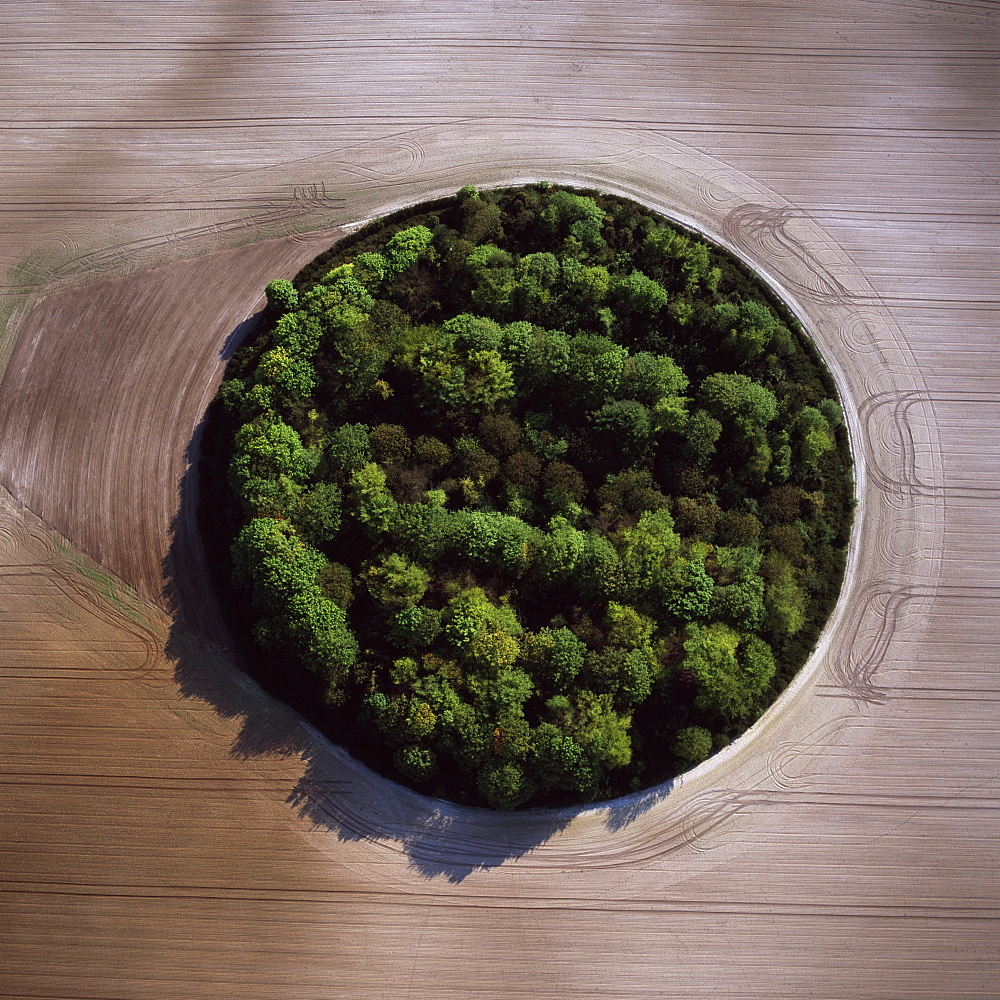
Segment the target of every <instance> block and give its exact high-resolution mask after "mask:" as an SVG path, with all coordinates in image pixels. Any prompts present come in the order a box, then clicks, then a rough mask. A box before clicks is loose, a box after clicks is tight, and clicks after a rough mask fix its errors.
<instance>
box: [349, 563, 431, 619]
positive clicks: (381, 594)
mask: <svg viewBox="0 0 1000 1000" xmlns="http://www.w3.org/2000/svg"><path fill="white" fill-rule="evenodd" d="M361 579H362V580H363V581H364V584H365V586H366V587H367V588H368V593H369V594H371V595H372V597H374V598H375V600H376V601H378V602H379V603H381V604H384V605H385V606H386V607H390V608H407V607H411V606H412V605H414V604H418V603H419V602H420V599H421V598H422V597H423V596H424V593H425V592H426V590H427V585H428V584H429V583H430V582H431V576H430V573H428V572H427V570H425V569H424V568H423V566H419V565H418V564H417V563H413V562H410V560H409V559H407V558H406V557H405V556H402V555H400V554H399V553H398V552H391V553H389V554H387V555H383V556H381V557H380V558H379V559H378V561H377V562H373V563H369V564H368V565H367V566H366V567H365V568H364V570H363V571H362V574H361Z"/></svg>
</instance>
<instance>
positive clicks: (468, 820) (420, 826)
mask: <svg viewBox="0 0 1000 1000" xmlns="http://www.w3.org/2000/svg"><path fill="white" fill-rule="evenodd" d="M258 320H259V314H258V315H256V316H253V317H250V318H249V319H248V320H245V321H244V322H243V323H241V324H240V325H239V326H238V327H236V328H235V329H234V330H233V331H232V332H231V333H230V335H229V336H228V337H227V338H226V341H225V344H224V346H223V348H222V351H221V354H222V356H223V357H224V358H227V359H228V358H229V357H231V356H232V354H233V352H235V351H236V350H237V349H238V348H239V346H240V345H241V343H242V342H243V340H244V338H245V337H246V336H247V335H248V333H250V332H251V331H252V330H253V329H254V327H255V326H256V323H257V322H258ZM206 420H207V415H206V416H203V417H202V420H201V421H200V422H199V424H198V426H197V428H196V430H195V432H194V434H193V436H192V439H191V442H190V444H189V445H188V449H187V455H186V458H187V471H186V473H185V474H184V476H183V478H182V480H181V482H180V484H179V499H180V505H179V508H178V511H177V514H176V516H175V517H174V520H173V523H172V531H171V544H170V550H169V552H168V554H167V557H166V559H165V560H164V576H165V579H166V580H167V586H166V588H165V591H164V598H165V599H166V601H167V603H168V606H169V607H170V608H171V610H172V612H173V617H174V621H173V625H172V626H171V630H170V635H169V639H168V642H167V647H166V652H167V654H168V656H170V658H171V660H172V661H173V663H174V679H175V681H176V683H177V685H178V687H179V688H180V691H181V694H182V695H183V696H184V697H185V698H192V699H197V700H199V701H202V702H207V703H208V704H209V705H211V706H212V708H213V709H214V711H215V712H217V713H218V715H219V716H221V717H222V718H224V719H229V720H237V721H238V724H239V727H240V728H239V732H238V733H237V735H236V737H235V738H234V739H233V742H232V745H231V746H230V751H229V752H230V755H231V756H232V757H233V758H234V759H236V760H242V761H247V762H248V764H250V763H251V762H253V761H264V760H267V759H268V758H272V759H273V758H287V757H299V758H301V759H302V760H303V761H304V763H305V772H304V773H303V775H302V777H301V778H300V779H299V781H298V782H296V784H295V786H294V787H293V788H291V789H290V790H289V791H288V794H287V797H286V802H287V803H288V805H289V807H290V808H291V809H294V810H295V811H296V812H297V814H298V815H299V816H300V817H301V818H303V819H305V820H307V821H308V822H309V823H311V824H312V825H313V826H314V828H317V829H320V830H325V831H329V832H330V833H332V834H334V835H335V836H336V837H337V838H338V840H341V841H362V840H364V841H370V842H373V843H377V844H380V845H383V846H384V847H385V848H386V850H387V851H389V852H402V853H403V854H405V855H406V857H407V858H408V862H409V867H410V868H411V870H413V871H415V872H417V873H418V874H419V875H421V876H423V877H424V878H428V879H429V878H438V877H444V878H446V879H447V880H448V881H450V882H453V883H458V882H461V881H462V880H463V879H465V878H467V877H468V876H469V875H470V874H472V873H473V872H475V871H477V870H485V869H490V868H495V867H498V866H499V865H502V864H504V863H505V862H507V861H510V860H513V859H516V858H521V857H523V856H525V855H527V854H530V853H531V852H532V851H534V850H535V849H536V848H538V847H540V846H541V845H542V844H544V843H546V842H547V841H548V840H550V839H551V838H552V837H553V836H555V835H556V834H558V833H559V832H560V831H561V830H563V829H565V828H566V827H567V826H568V825H569V824H570V823H571V822H572V821H573V820H574V819H575V818H577V817H578V816H579V815H580V814H581V812H583V811H585V809H587V808H590V809H593V810H595V811H597V812H598V813H600V812H602V811H603V812H604V813H605V816H604V818H603V822H604V826H605V828H606V829H607V831H608V832H609V834H613V833H616V832H618V831H620V830H622V829H623V828H624V827H626V826H628V824H630V823H631V822H633V821H634V820H635V819H637V818H638V817H639V816H641V815H642V814H643V813H645V812H646V811H647V810H648V809H650V808H651V807H652V806H653V805H655V803H656V802H658V801H660V800H661V799H663V798H664V797H665V796H666V795H668V794H669V792H670V789H671V783H668V784H666V785H662V786H659V787H658V788H654V789H651V790H649V791H647V792H642V793H638V794H637V795H633V796H628V797H626V798H623V799H617V800H614V801H612V802H610V803H607V804H600V805H597V806H592V807H575V808H566V809H534V810H525V811H522V812H513V813H500V812H494V811H492V810H487V809H477V808H470V807H465V806H459V805H455V804H453V803H450V802H446V801H444V800H440V799H431V798H429V797H427V796H425V795H421V794H418V793H417V792H414V791H412V790H410V789H408V788H404V787H402V786H401V785H398V784H396V783H395V782H393V781H391V780H389V779H388V778H386V777H383V776H381V775H379V774H377V773H376V772H375V771H373V770H371V769H370V768H369V767H367V766H366V765H364V764H362V763H360V762H359V761H358V760H355V759H354V758H353V757H352V756H351V755H350V754H349V753H348V752H347V751H346V750H344V749H343V748H341V747H339V746H336V745H334V744H333V743H331V742H330V741H329V740H328V739H327V738H326V737H325V736H324V735H322V734H321V733H320V732H319V731H318V730H317V729H315V728H313V725H311V724H310V722H309V721H307V720H306V718H304V717H303V715H301V714H299V712H297V711H295V710H293V709H292V708H291V707H289V705H287V704H286V703H285V702H283V701H282V700H279V697H276V696H275V695H274V694H272V693H271V692H269V691H268V690H265V689H264V687H262V685H261V684H260V683H258V681H257V680H255V679H254V678H253V677H252V676H251V674H250V672H249V670H250V669H252V664H253V657H252V656H251V650H250V648H249V639H248V638H241V637H240V636H239V635H238V634H237V630H236V629H233V628H230V627H229V625H228V624H227V616H226V615H225V614H224V613H223V610H222V608H221V607H220V599H221V600H230V601H236V600H240V598H238V597H234V596H232V595H231V594H230V595H228V596H227V595H225V594H224V593H223V591H224V589H225V584H224V572H225V569H224V565H225V549H224V547H221V546H220V545H219V541H218V539H212V538H209V539H208V545H207V546H206V539H205V538H204V537H203V534H202V530H201V528H200V526H199V520H198V503H199V495H200V483H199V472H198V470H199V459H200V456H201V452H202V443H203V437H204V435H205V431H206ZM210 562H211V563H213V564H214V565H212V566H211V567H210ZM220 568H221V569H222V572H221V573H220ZM213 570H214V573H213ZM220 581H221V582H220ZM229 617H231V616H229Z"/></svg>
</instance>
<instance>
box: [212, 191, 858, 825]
mask: <svg viewBox="0 0 1000 1000" xmlns="http://www.w3.org/2000/svg"><path fill="white" fill-rule="evenodd" d="M267 297H268V304H269V312H270V318H271V323H270V324H269V326H268V329H267V330H266V331H265V333H264V334H263V335H262V336H261V337H260V338H259V339H258V340H257V341H256V343H254V344H252V345H250V346H248V347H247V348H244V349H243V350H241V351H240V352H239V353H238V355H237V357H236V358H235V359H234V362H233V364H232V366H231V370H230V373H229V375H230V377H229V378H228V380H227V381H226V382H225V383H224V384H223V386H222V388H221V390H220V398H221V400H222V403H223V405H224V409H225V412H226V414H227V418H226V419H227V420H228V421H229V426H230V429H231V433H232V438H231V440H232V449H231V459H230V461H229V464H228V482H229V485H230V487H231V490H232V496H233V497H234V498H235V500H234V502H233V507H234V512H233V519H232V524H233V529H232V530H233V534H234V535H235V538H234V541H233V544H232V561H233V574H234V580H235V581H236V583H237V585H238V586H239V587H241V588H243V590H245V592H246V593H248V594H249V599H250V602H251V605H252V608H253V611H254V614H255V617H256V624H255V626H254V634H255V638H256V639H257V641H258V642H259V643H260V644H261V646H262V647H263V648H265V649H266V650H268V651H269V654H270V655H272V656H274V657H276V658H279V659H281V660H282V661H283V662H289V663H295V662H299V663H301V664H302V665H303V666H304V667H305V668H306V669H307V670H309V671H310V672H311V673H312V674H313V675H315V676H316V677H318V678H320V680H321V682H322V686H323V690H324V692H325V697H326V699H327V701H328V703H329V704H330V705H333V706H338V707H340V708H342V709H343V718H344V719H348V720H352V721H350V722H347V723H345V725H353V726H354V727H355V728H356V729H357V730H358V731H360V732H365V733H368V734H370V735H371V737H372V739H373V740H375V741H377V742H378V743H379V744H380V745H382V746H384V747H386V748H388V750H387V751H386V753H391V759H392V766H393V767H394V768H395V772H396V773H397V775H400V776H403V777H404V778H405V779H406V780H408V781H410V782H413V783H416V784H417V785H418V786H419V787H422V788H424V789H426V790H428V791H430V792H433V793H435V794H441V795H445V796H448V797H451V798H453V799H456V800H460V801H472V802H482V803H486V804H488V805H491V806H493V807H497V808H516V807H518V806H522V805H525V804H528V803H531V804H537V803H558V802H567V801H581V800H584V801H587V800H594V799H598V798H603V797H607V796H610V795H615V794H620V793H622V792H625V791H629V790H632V789H636V788H640V787H643V786H645V785H648V784H650V783H652V782H654V781H658V780H662V779H663V778H665V777H667V776H669V775H670V774H673V773H677V771H679V770H683V769H684V768H687V767H689V766H691V764H693V763H696V762H698V761H700V760H703V759H705V758H706V757H707V756H708V755H709V754H710V753H712V752H713V750H715V749H718V748H719V747H720V746H723V745H725V744H726V742H728V741H729V740H730V739H731V738H733V737H734V736H735V735H737V734H738V733H740V732H742V731H743V729H745V728H746V726H747V725H749V724H750V723H751V722H753V720H754V719H756V718H757V716H758V715H759V714H760V712H761V711H762V710H763V708H764V707H766V705H767V704H769V702H770V701H771V699H773V697H774V696H775V694H776V693H777V692H778V691H780V689H781V688H782V687H783V686H784V685H785V684H786V683H787V682H788V680H789V679H790V677H791V676H792V675H793V674H794V672H795V670H796V669H798V667H799V666H800V665H801V663H802V661H803V660H804V658H805V656H806V655H807V654H808V651H809V649H810V648H811V646H812V644H813V642H814V641H815V638H816V635H817V634H818V630H819V628H820V627H821V625H822V622H823V621H824V620H825V617H826V615H827V614H828V612H829V609H830V607H831V606H832V603H833V601H834V599H835V596H836V593H837V590H838V588H839V584H840V577H841V574H842V570H843V558H844V550H845V546H846V543H847V537H848V531H849V522H850V507H851V481H850V465H849V457H848V452H847V446H846V440H845V435H844V431H843V429H842V426H841V422H842V418H841V413H840V408H839V406H838V404H837V402H836V399H835V393H834V390H833V386H832V383H831V381H830V378H829V376H828V374H827V373H826V371H825V369H824V368H823V367H822V364H821V363H820V361H819V359H818V356H817V355H816V353H815V351H814V349H813V348H812V346H811V344H810V343H809V342H808V341H807V340H806V339H805V338H804V336H803V335H802V333H801V330H800V329H799V328H798V325H797V324H796V323H795V321H794V319H793V318H792V317H791V316H790V315H788V313H787V312H786V311H785V310H784V309H783V307H782V306H781V305H780V303H778V302H776V301H775V300H774V299H773V297H772V296H771V295H770V293H769V291H768V290H766V289H765V288H764V287H763V286H762V285H761V284H760V283H759V282H757V281H755V280H754V279H753V278H752V276H751V275H749V274H748V272H747V271H746V270H745V269H743V268H742V267H741V266H740V265H739V264H738V263H737V262H735V261H734V260H733V259H732V258H731V257H729V256H728V255H727V254H725V253H724V252H722V251H721V250H720V249H719V248H717V247H715V246H713V245H711V244H709V243H707V242H706V241H705V240H703V239H701V238H699V237H697V236H696V235H694V234H692V233H689V232H687V231H685V230H683V229H681V228H680V227H678V226H675V225H672V224H670V223H668V222H666V221H665V220H663V219H662V218H659V217H657V216H655V215H653V214H652V213H650V212H649V211H647V210H645V209H643V208H641V207H640V206H638V205H636V204H634V203H632V202H628V201H625V200H623V199H618V198H612V197H608V196H604V195H600V194H598V193H596V192H581V191H575V190H570V189H564V188H557V187H552V186H549V185H544V184H539V185H535V186H529V187H523V188H518V189H508V190H498V191H488V192H478V191H476V190H475V189H474V188H471V187H470V188H463V189H462V191H460V192H459V193H458V196H457V197H456V198H454V199H448V200H444V201H441V202H437V203H434V204H433V205H432V206H430V207H429V208H426V209H425V210H424V211H422V212H421V211H420V210H417V211H416V212H415V213H411V214H410V217H408V218H405V219H400V218H393V219H390V220H388V221H387V222H383V223H382V224H378V225H374V226H371V227H368V228H367V229H366V230H363V231H361V232H360V233H358V234H356V235H355V236H354V237H353V238H351V239H350V241H349V242H345V243H342V244H340V245H338V246H335V247H334V248H333V249H332V250H331V251H330V252H329V253H328V254H325V255H323V257H321V258H319V259H318V260H317V262H315V263H314V265H312V266H311V267H310V268H307V269H306V270H305V271H304V272H303V273H302V274H301V275H300V276H299V277H298V279H296V281H295V282H294V283H293V282H288V281H284V280H277V281H273V282H271V284H270V285H268V288H267Z"/></svg>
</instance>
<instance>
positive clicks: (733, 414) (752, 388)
mask: <svg viewBox="0 0 1000 1000" xmlns="http://www.w3.org/2000/svg"><path fill="white" fill-rule="evenodd" d="M698 401H699V403H700V404H701V405H702V406H703V407H704V408H705V409H706V410H707V411H708V412H709V413H711V414H712V415H713V416H715V417H717V418H718V419H719V420H721V421H723V422H732V423H734V424H736V426H738V427H740V428H742V429H744V430H745V431H749V430H752V429H754V428H756V427H766V426H767V425H768V424H769V423H770V422H771V421H772V420H774V418H775V417H776V416H777V415H778V401H777V399H775V397H774V393H773V392H771V390H770V389H767V388H765V387H764V386H762V385H760V383H758V382H754V381H753V379H751V378H748V377H747V376H746V375H741V374H739V373H738V372H737V373H735V374H734V373H729V372H716V373H715V374H714V375H709V376H708V378H706V379H705V381H704V382H702V384H701V390H700V391H699V393H698Z"/></svg>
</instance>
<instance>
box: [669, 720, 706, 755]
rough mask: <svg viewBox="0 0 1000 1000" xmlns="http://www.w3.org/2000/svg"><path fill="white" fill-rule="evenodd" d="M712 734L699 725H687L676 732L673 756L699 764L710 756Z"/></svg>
mask: <svg viewBox="0 0 1000 1000" xmlns="http://www.w3.org/2000/svg"><path fill="white" fill-rule="evenodd" d="M711 753H712V734H711V733H710V732H709V731H708V730H707V729H703V728H702V727H701V726H688V727H686V728H685V729H682V730H681V731H680V732H679V733H678V734H677V741H676V743H674V756H676V757H679V758H680V759H681V760H682V761H684V762H685V763H687V764H700V763H701V762H702V761H703V760H705V759H706V758H708V757H709V756H711Z"/></svg>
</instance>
